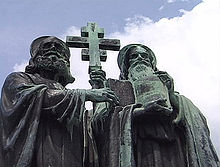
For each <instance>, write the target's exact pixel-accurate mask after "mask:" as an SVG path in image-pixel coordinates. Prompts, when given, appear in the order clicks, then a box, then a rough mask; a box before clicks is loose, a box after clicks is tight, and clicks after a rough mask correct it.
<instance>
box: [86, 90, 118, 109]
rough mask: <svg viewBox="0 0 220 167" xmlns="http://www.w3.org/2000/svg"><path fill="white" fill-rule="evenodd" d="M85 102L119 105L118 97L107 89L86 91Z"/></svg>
mask: <svg viewBox="0 0 220 167" xmlns="http://www.w3.org/2000/svg"><path fill="white" fill-rule="evenodd" d="M86 100H87V101H92V102H109V103H111V104H116V105H117V104H119V99H118V97H117V96H116V94H115V93H114V92H113V91H111V90H110V89H109V88H102V89H88V90H86Z"/></svg>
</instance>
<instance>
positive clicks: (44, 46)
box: [43, 42, 51, 49]
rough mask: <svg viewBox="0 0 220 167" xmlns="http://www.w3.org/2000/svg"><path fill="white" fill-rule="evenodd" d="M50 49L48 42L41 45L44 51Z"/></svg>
mask: <svg viewBox="0 0 220 167" xmlns="http://www.w3.org/2000/svg"><path fill="white" fill-rule="evenodd" d="M50 47H51V43H50V42H48V43H45V44H44V45H43V48H44V49H49V48H50Z"/></svg>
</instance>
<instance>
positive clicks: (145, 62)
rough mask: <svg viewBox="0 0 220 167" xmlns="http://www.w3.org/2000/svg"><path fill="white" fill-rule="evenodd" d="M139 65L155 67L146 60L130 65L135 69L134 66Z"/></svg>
mask: <svg viewBox="0 0 220 167" xmlns="http://www.w3.org/2000/svg"><path fill="white" fill-rule="evenodd" d="M139 64H144V65H146V66H148V67H151V68H153V65H152V64H151V62H149V61H145V60H137V61H135V62H133V63H132V64H131V65H130V67H134V66H136V65H139Z"/></svg>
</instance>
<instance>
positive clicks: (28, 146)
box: [0, 36, 118, 167]
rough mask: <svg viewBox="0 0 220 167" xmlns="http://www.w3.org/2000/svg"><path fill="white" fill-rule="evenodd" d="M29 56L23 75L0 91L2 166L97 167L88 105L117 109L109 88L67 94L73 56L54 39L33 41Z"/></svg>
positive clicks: (11, 78)
mask: <svg viewBox="0 0 220 167" xmlns="http://www.w3.org/2000/svg"><path fill="white" fill-rule="evenodd" d="M30 53H31V59H30V61H29V65H28V66H27V67H26V69H25V72H15V73H12V74H10V75H9V76H8V77H7V78H6V80H5V83H4V86H3V88H2V94H1V102H0V103H1V108H0V111H1V112H0V123H1V124H0V125H1V127H0V132H1V133H0V137H1V138H0V146H1V147H0V164H1V165H0V166H4V167H12V166H14V167H30V166H38V167H42V166H51V167H56V166H57V167H61V166H63V167H73V166H77V167H81V166H96V164H98V163H97V162H95V160H94V161H91V158H90V159H89V161H87V158H88V151H87V149H88V143H87V142H88V140H89V139H88V138H89V137H88V134H87V131H88V130H87V129H86V128H87V122H86V120H87V116H88V115H89V113H88V111H85V108H84V104H85V101H93V102H104V101H108V102H110V103H118V102H117V98H116V96H115V94H114V93H113V92H112V91H111V90H109V89H107V88H103V89H99V90H98V89H91V90H83V89H81V90H80V89H76V90H69V89H66V88H65V86H66V85H67V84H68V83H72V82H73V81H74V78H73V77H72V76H71V74H70V70H69V68H70V62H69V58H70V51H69V48H68V47H67V46H66V44H65V42H63V41H61V40H60V39H58V38H56V37H53V36H43V37H40V38H37V39H35V40H34V41H33V42H32V44H31V48H30ZM90 152H91V151H90ZM89 156H91V155H89ZM94 159H95V158H94Z"/></svg>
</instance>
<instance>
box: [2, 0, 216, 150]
mask: <svg viewBox="0 0 220 167" xmlns="http://www.w3.org/2000/svg"><path fill="white" fill-rule="evenodd" d="M219 3H220V2H219V1H218V0H204V2H202V1H199V0H151V1H149V0H139V1H138V0H137V1H134V0H79V1H72V0H66V1H65V0H62V1H61V0H53V1H51V0H50V1H49V0H44V1H39V0H32V1H30V0H22V2H20V3H18V1H15V0H7V1H6V0H5V1H4V0H2V1H0V37H1V40H0V69H1V73H0V87H1V86H2V84H3V82H4V79H5V78H6V76H7V75H8V74H9V73H11V72H12V71H19V70H23V69H24V66H25V65H26V63H27V61H28V59H29V57H30V55H29V46H30V43H31V41H32V40H34V39H35V38H37V37H39V36H42V35H53V36H58V37H60V38H62V39H64V40H65V36H66V35H80V27H82V26H85V25H86V24H87V22H97V23H98V24H99V26H100V27H103V28H105V32H106V35H105V36H106V37H107V38H118V39H120V40H121V43H122V46H124V45H126V44H128V43H143V44H145V45H147V46H149V47H150V48H152V50H153V51H154V52H155V54H156V57H157V60H158V67H159V69H161V70H164V71H167V72H168V73H169V74H170V75H171V76H172V77H173V78H174V80H175V88H176V90H178V91H179V92H180V93H181V94H183V95H185V96H186V97H188V98H190V99H191V100H192V101H193V102H194V104H196V106H198V107H199V108H200V109H201V110H202V112H203V114H204V115H205V116H206V118H207V120H208V123H209V127H210V129H211V136H212V140H213V142H214V144H215V146H216V149H217V151H218V154H220V144H219V143H220V141H219V138H220V130H219V127H220V114H219V109H220V95H219V92H220V72H219V71H220V69H219V67H220V59H219V57H220V56H219V55H220V39H219V38H220V32H219V31H220V24H219V21H218V20H219V17H220V13H219V11H220V4H219ZM71 53H72V58H71V72H72V74H73V75H74V77H76V82H75V83H74V84H73V85H69V86H68V87H69V88H76V87H77V88H89V84H88V82H87V80H88V74H87V68H88V63H85V62H81V60H80V50H79V49H71ZM116 58H117V52H108V59H107V62H106V63H103V68H104V70H105V71H106V72H107V76H108V77H111V78H117V77H118V74H119V71H118V67H117V64H116Z"/></svg>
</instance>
